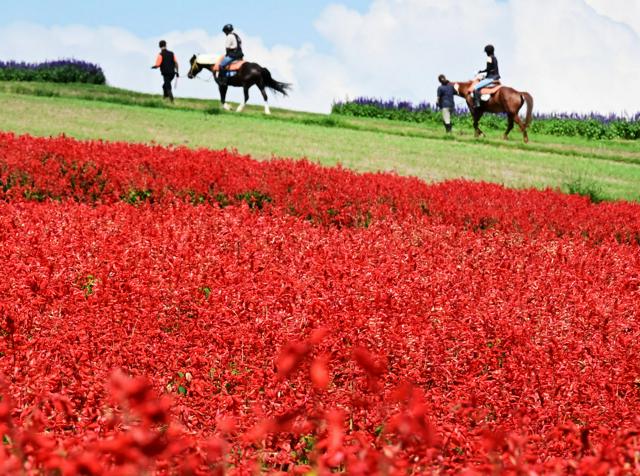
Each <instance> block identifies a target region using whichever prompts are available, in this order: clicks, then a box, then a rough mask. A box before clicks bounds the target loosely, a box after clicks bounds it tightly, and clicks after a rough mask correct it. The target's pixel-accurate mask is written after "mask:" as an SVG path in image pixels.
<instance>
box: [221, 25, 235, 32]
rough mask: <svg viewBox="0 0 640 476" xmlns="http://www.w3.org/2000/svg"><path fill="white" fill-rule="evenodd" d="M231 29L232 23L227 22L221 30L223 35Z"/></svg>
mask: <svg viewBox="0 0 640 476" xmlns="http://www.w3.org/2000/svg"><path fill="white" fill-rule="evenodd" d="M232 31H233V25H232V24H231V23H228V24H226V25H225V26H223V27H222V32H223V33H224V34H225V35H228V34H229V33H231V32H232Z"/></svg>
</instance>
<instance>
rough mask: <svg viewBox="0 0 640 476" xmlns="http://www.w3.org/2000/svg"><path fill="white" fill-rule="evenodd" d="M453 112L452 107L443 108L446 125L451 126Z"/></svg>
mask: <svg viewBox="0 0 640 476" xmlns="http://www.w3.org/2000/svg"><path fill="white" fill-rule="evenodd" d="M452 112H453V108H451V107H443V108H442V120H443V121H444V123H445V124H447V125H449V124H451V113H452Z"/></svg>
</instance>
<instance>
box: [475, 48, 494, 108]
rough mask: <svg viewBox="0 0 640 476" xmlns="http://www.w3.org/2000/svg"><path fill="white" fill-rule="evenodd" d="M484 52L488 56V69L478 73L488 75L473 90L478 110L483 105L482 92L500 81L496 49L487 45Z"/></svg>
mask: <svg viewBox="0 0 640 476" xmlns="http://www.w3.org/2000/svg"><path fill="white" fill-rule="evenodd" d="M484 52H485V53H486V54H487V67H486V68H485V69H483V70H482V71H478V73H486V76H485V78H484V79H482V80H481V81H479V82H478V84H476V85H475V88H474V90H473V99H474V102H473V104H474V106H475V107H476V108H478V107H480V106H481V105H482V102H481V99H480V98H481V94H480V90H481V89H482V88H484V87H486V86H489V85H490V84H491V83H493V82H494V81H498V80H499V79H500V70H499V69H498V59H497V58H496V57H495V54H494V53H495V48H494V47H493V45H487V46H485V47H484Z"/></svg>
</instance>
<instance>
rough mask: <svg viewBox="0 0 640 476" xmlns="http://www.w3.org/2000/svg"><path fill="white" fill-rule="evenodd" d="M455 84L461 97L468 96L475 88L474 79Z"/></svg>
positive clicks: (454, 86) (454, 87)
mask: <svg viewBox="0 0 640 476" xmlns="http://www.w3.org/2000/svg"><path fill="white" fill-rule="evenodd" d="M452 84H453V89H455V90H456V94H457V95H458V96H461V97H463V98H464V97H467V95H468V94H469V93H470V92H471V91H472V89H473V81H464V82H455V83H452Z"/></svg>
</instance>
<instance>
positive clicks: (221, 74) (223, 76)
mask: <svg viewBox="0 0 640 476" xmlns="http://www.w3.org/2000/svg"><path fill="white" fill-rule="evenodd" d="M218 83H220V85H221V86H226V85H227V72H226V71H225V69H224V68H220V71H218Z"/></svg>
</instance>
